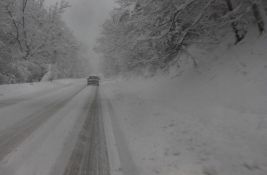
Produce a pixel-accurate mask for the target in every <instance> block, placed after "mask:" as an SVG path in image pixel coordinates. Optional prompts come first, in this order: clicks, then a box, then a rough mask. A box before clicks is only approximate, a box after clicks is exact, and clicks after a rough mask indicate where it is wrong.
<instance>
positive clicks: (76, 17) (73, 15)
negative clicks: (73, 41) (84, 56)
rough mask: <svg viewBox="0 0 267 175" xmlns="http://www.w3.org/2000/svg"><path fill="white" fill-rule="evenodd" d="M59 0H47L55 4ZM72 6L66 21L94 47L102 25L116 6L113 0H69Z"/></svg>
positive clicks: (81, 37) (65, 16) (66, 14)
mask: <svg viewBox="0 0 267 175" xmlns="http://www.w3.org/2000/svg"><path fill="white" fill-rule="evenodd" d="M57 1H59V0H46V2H47V3H48V4H54V3H56V2H57ZM68 2H70V4H71V7H70V8H68V9H67V10H66V12H65V14H64V16H63V18H64V20H65V22H66V23H67V24H68V26H69V27H70V28H71V29H72V30H73V31H74V34H75V36H76V37H77V38H78V39H79V40H80V41H82V42H84V43H85V44H87V45H88V47H93V45H94V44H95V39H96V37H97V35H98V34H99V31H100V27H99V26H100V25H101V24H102V23H103V22H104V21H105V19H106V18H107V17H108V15H109V13H110V11H111V10H112V8H113V7H114V5H115V4H114V1H113V0H68Z"/></svg>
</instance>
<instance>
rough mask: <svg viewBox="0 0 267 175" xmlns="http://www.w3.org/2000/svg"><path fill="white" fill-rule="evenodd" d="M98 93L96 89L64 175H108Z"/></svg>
mask: <svg viewBox="0 0 267 175" xmlns="http://www.w3.org/2000/svg"><path fill="white" fill-rule="evenodd" d="M98 93H99V92H98V89H97V90H96V94H95V97H94V99H93V102H92V104H91V106H90V110H89V113H88V116H87V118H86V120H85V122H84V124H83V126H82V129H81V131H80V133H79V136H78V140H77V142H76V145H75V147H74V149H73V151H72V154H71V157H70V159H69V162H68V164H67V166H66V169H65V172H64V175H110V169H109V162H108V154H107V144H106V136H105V132H104V123H103V118H102V117H103V116H102V112H101V110H102V107H101V104H100V101H99V100H100V98H99V94H98Z"/></svg>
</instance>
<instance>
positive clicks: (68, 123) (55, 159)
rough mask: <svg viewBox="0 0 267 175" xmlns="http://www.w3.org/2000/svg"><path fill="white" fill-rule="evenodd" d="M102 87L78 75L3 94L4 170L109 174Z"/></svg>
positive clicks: (0, 143) (3, 174)
mask: <svg viewBox="0 0 267 175" xmlns="http://www.w3.org/2000/svg"><path fill="white" fill-rule="evenodd" d="M99 91H100V90H99V89H98V88H97V87H93V86H86V85H85V82H84V81H82V80H77V81H75V82H74V83H71V84H67V85H64V86H58V87H53V88H50V90H47V89H42V90H40V91H39V92H34V93H29V94H27V95H24V96H20V97H18V98H16V97H12V98H10V99H8V98H5V99H0V175H60V174H62V175H81V174H83V175H89V174H94V175H109V174H110V167H109V158H108V150H107V143H106V136H105V135H106V134H105V127H104V122H103V115H102V114H103V112H102V105H101V98H100V92H99Z"/></svg>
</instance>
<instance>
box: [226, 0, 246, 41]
mask: <svg viewBox="0 0 267 175" xmlns="http://www.w3.org/2000/svg"><path fill="white" fill-rule="evenodd" d="M225 2H226V4H227V7H228V10H229V11H233V10H234V8H233V4H232V0H225ZM231 26H232V29H233V32H234V34H235V40H236V41H235V44H237V43H239V42H240V41H242V40H243V39H244V38H245V35H246V32H241V31H240V30H239V29H238V23H237V22H232V23H231Z"/></svg>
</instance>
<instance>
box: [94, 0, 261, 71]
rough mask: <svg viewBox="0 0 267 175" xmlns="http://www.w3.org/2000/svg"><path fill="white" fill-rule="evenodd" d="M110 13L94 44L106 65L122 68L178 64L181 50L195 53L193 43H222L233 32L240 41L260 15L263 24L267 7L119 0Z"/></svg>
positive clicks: (224, 1)
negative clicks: (96, 43)
mask: <svg viewBox="0 0 267 175" xmlns="http://www.w3.org/2000/svg"><path fill="white" fill-rule="evenodd" d="M117 2H118V4H119V7H118V8H116V9H114V11H113V13H112V15H111V18H110V19H109V20H107V21H106V23H105V24H104V25H103V32H102V36H101V37H100V39H99V42H98V45H97V46H96V50H97V51H98V52H100V53H101V54H102V57H103V59H104V60H105V62H106V64H105V65H106V66H109V68H105V70H112V69H113V71H110V72H115V73H121V72H128V71H138V72H140V70H141V69H142V68H144V69H150V70H153V71H155V70H157V69H160V70H168V68H169V67H170V66H173V65H177V66H179V62H180V57H181V55H186V56H187V57H188V58H190V59H191V60H192V63H193V65H194V66H197V65H198V61H197V59H196V58H195V57H194V56H192V54H191V53H190V52H189V50H188V48H189V47H190V46H191V45H201V46H203V45H207V44H213V45H214V44H216V43H219V42H220V41H221V40H222V38H223V36H225V35H226V34H228V35H229V34H230V33H233V34H234V35H233V36H234V37H233V38H234V39H235V43H236V44H237V43H239V42H240V41H241V40H242V39H243V38H244V37H245V36H246V33H247V30H249V25H251V24H252V23H253V22H255V21H256V24H257V25H258V28H259V30H260V32H263V31H264V29H265V25H264V24H265V22H264V21H265V9H263V8H260V7H264V6H260V3H262V2H261V1H260V0H255V1H254V0H166V1H162V0H142V1H141V0H118V1H117Z"/></svg>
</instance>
